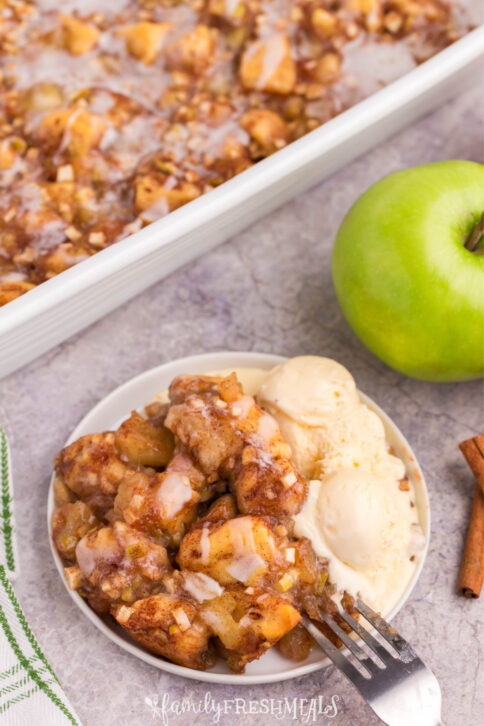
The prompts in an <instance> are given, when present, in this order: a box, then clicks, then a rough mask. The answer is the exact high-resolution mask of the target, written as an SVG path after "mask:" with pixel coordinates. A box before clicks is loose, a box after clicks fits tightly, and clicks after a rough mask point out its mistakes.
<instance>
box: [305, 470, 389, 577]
mask: <svg viewBox="0 0 484 726" xmlns="http://www.w3.org/2000/svg"><path fill="white" fill-rule="evenodd" d="M315 517H316V520H317V523H318V526H319V530H320V532H321V534H322V536H323V537H324V538H325V540H326V542H327V544H328V546H329V548H330V549H331V551H332V553H333V554H334V555H335V556H336V557H338V559H339V560H341V561H342V562H344V563H345V564H347V565H349V566H350V567H353V568H354V569H355V570H364V569H366V568H368V567H376V566H378V563H379V562H381V560H382V558H383V557H384V555H385V552H386V550H388V548H389V547H391V546H392V543H393V541H394V539H395V536H396V530H397V527H398V512H397V507H396V506H395V503H394V501H393V498H392V497H391V496H390V488H389V487H388V485H387V483H386V482H385V481H384V480H383V479H380V478H379V477H376V476H373V474H370V473H369V472H364V471H359V470H354V469H340V470H339V471H335V472H333V473H332V474H328V476H326V477H325V478H324V479H322V481H321V484H320V487H319V496H318V499H317V504H316V511H315Z"/></svg>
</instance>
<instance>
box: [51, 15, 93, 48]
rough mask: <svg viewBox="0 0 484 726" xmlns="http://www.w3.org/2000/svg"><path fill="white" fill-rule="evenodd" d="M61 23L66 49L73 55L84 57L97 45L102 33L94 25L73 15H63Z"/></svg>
mask: <svg viewBox="0 0 484 726" xmlns="http://www.w3.org/2000/svg"><path fill="white" fill-rule="evenodd" d="M61 23H62V38H63V43H64V47H65V48H66V49H67V50H68V51H69V53H71V54H72V55H83V54H84V53H88V52H89V51H90V50H92V49H93V48H94V47H95V46H96V45H97V42H98V40H99V36H100V32H99V30H98V29H97V28H96V27H95V26H94V25H90V24H89V23H84V22H82V20H78V19H77V18H73V17H72V16H71V15H62V16H61Z"/></svg>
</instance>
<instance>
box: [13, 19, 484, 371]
mask: <svg viewBox="0 0 484 726" xmlns="http://www.w3.org/2000/svg"><path fill="white" fill-rule="evenodd" d="M483 60H484V26H480V27H479V28H477V29H476V30H474V31H472V32H471V33H469V34H468V35H466V36H465V37H464V38H462V39H461V40H459V41H457V42H456V43H454V44H453V45H452V46H450V47H449V48H446V49H445V50H443V51H442V52H440V53H438V54H437V55H436V56H434V57H433V58H431V59H430V60H428V61H427V62H426V63H423V64H422V65H421V66H419V67H417V68H416V69H415V70H413V71H411V72H410V73H408V74H407V75H405V76H404V77H403V78H401V79H400V80H398V81H395V82H393V83H391V84H390V85H389V86H387V87H386V88H383V89H382V90H381V91H378V92H377V93H375V94H373V95H372V96H370V97H369V98H367V99H366V100H364V101H362V102H360V103H358V104H357V105H356V106H353V108H351V109H349V110H348V111H345V112H344V113H342V114H341V115H340V116H337V117H336V118H334V119H332V120H331V121H328V122H327V123H325V124H324V125H323V126H321V127H320V128H318V129H316V130H315V131H312V132H311V133H309V134H307V135H306V136H304V137H303V138H301V139H299V140H298V141H295V142H294V143H292V144H290V146H288V147H286V148H285V149H282V150H281V151H278V152H277V153H276V154H273V155H272V156H270V157H269V158H267V159H265V160H263V161H261V162H259V163H258V164H257V165H256V166H254V167H252V168H250V169H248V170H246V171H244V172H243V173H242V174H240V175H239V176H237V177H235V178H234V179H231V180H230V181H228V182H225V184H223V185H221V186H220V187H218V188H217V189H214V190H213V191H211V192H210V193H209V194H206V195H204V196H202V197H200V198H198V199H196V200H195V201H193V202H190V203H189V204H187V205H186V206H184V207H182V208H180V209H178V210H177V211H175V212H172V213H171V214H169V215H168V216H166V217H164V218H163V219H160V220H159V221H158V222H154V223H153V224H151V225H150V226H149V227H146V228H145V229H142V230H140V231H139V232H136V233H135V234H133V235H131V237H128V238H126V239H125V240H123V241H122V242H118V243H117V244H116V245H114V246H112V247H109V248H108V249H106V250H103V251H102V252H99V253H98V254H97V255H95V256H94V257H91V258H90V259H88V260H86V261H84V262H82V263H80V264H79V265H77V266H76V267H72V268H71V269H69V270H66V271H65V272H63V273H62V274H61V275H59V276H57V277H55V278H53V279H52V280H49V281H47V282H44V283H43V284H42V285H40V286H39V287H38V288H36V289H34V290H31V291H30V292H29V293H27V294H26V295H24V296H22V297H20V298H18V299H17V300H14V301H13V302H11V303H9V304H8V305H6V306H5V307H3V308H1V309H0V376H5V375H7V374H8V373H11V372H12V371H14V370H16V369H17V368H19V367H20V366H22V365H24V364H25V363H28V362H29V361H31V360H32V359H34V358H36V357H37V356H39V355H41V354H42V353H44V352H45V351H47V350H48V349H49V348H52V347H53V346H54V345H57V344H58V343H60V342H61V341H62V340H65V339H66V338H68V337H69V336H71V335H73V334H74V333H76V332H78V331H79V330H82V328H84V327H86V326H87V325H89V324H90V323H92V322H94V321H95V320H97V319H98V318H100V317H102V316H103V315H106V313H109V312H110V311H111V310H113V309H114V308H116V307H117V306H118V305H120V304H121V303H123V302H125V301H126V300H128V299H129V298H131V297H133V296H134V295H136V294H138V293H139V292H141V291H142V290H144V289H145V288H147V287H148V286H149V285H152V284H153V283H154V282H156V281H157V280H159V279H160V278H162V277H164V276H165V275H168V274H169V273H170V272H172V271H173V270H175V269H176V268H177V267H180V266H181V265H183V264H185V263H186V262H188V261H189V260H191V259H193V258H194V257H197V256H198V255H200V254H202V252H205V251H206V250H208V249H210V248H211V247H214V246H215V245H217V244H219V243H221V242H223V241H225V240H226V239H228V238H229V237H231V236H233V235H234V234H236V233H237V232H239V231H240V230H241V229H243V228H244V227H247V226H248V225H249V224H251V223H252V222H254V221H255V220H256V219H258V218H259V217H261V216H263V215H264V214H267V212H269V211H271V210H273V209H275V208H276V207H278V206H279V205H281V204H283V203H284V202H286V201H287V200H288V199H290V198H291V197H294V196H295V195H297V194H299V193H300V192H302V191H304V190H306V189H308V188H309V187H311V186H313V185H314V184H316V183H317V182H319V181H321V180H322V179H324V178H325V177H327V176H329V175H330V174H332V173H333V172H334V171H335V170H336V169H338V168H340V167H341V166H343V165H344V164H346V163H347V162H349V161H351V160H352V159H354V158H356V157H357V156H358V155H360V154H362V153H364V152H365V151H367V150H368V149H370V148H371V147H372V146H374V145H375V144H377V143H378V142H379V141H381V139H383V138H385V137H387V136H389V135H391V134H393V133H394V132H396V131H398V130H399V129H401V128H402V127H403V126H405V125H406V124H408V123H410V122H411V121H413V120H414V119H415V118H417V117H418V116H421V115H422V114H424V113H426V112H428V111H430V110H431V109H432V108H434V107H436V106H437V105H438V104H440V103H442V102H443V101H445V100H447V99H449V98H450V97H452V96H453V95H455V94H456V93H458V92H460V91H461V90H462V89H463V87H464V86H465V85H466V84H468V83H469V82H470V81H471V79H472V78H475V77H476V74H477V73H478V72H479V69H481V70H482V62H483ZM135 238H136V239H135Z"/></svg>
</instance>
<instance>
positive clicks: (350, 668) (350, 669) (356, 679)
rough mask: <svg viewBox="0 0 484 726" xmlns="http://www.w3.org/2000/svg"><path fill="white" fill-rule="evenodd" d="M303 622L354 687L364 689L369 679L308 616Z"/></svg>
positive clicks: (303, 618)
mask: <svg viewBox="0 0 484 726" xmlns="http://www.w3.org/2000/svg"><path fill="white" fill-rule="evenodd" d="M301 620H302V622H303V624H304V627H305V628H306V630H307V631H308V633H309V634H310V635H311V636H312V637H313V638H314V640H315V641H316V643H317V644H318V645H319V646H320V647H321V648H322V649H323V651H324V652H325V653H326V655H327V656H328V658H329V659H330V660H332V661H333V663H334V664H335V666H336V667H337V668H339V669H340V671H341V672H342V673H344V674H345V676H346V677H347V678H349V679H350V681H352V683H354V685H355V686H356V687H357V688H358V689H361V688H364V684H365V683H366V682H367V680H368V679H367V678H365V677H364V676H363V675H362V674H361V673H360V671H359V670H358V669H357V668H355V666H354V665H353V663H350V661H349V660H348V658H346V656H344V655H343V653H342V652H341V651H340V650H339V649H338V648H337V647H336V646H335V645H333V643H332V642H331V641H330V640H328V638H327V637H326V636H325V635H324V633H322V632H321V631H320V630H319V629H318V628H317V627H316V626H315V625H314V624H313V623H312V622H311V620H310V619H309V618H308V617H307V615H301Z"/></svg>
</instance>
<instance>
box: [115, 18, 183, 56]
mask: <svg viewBox="0 0 484 726" xmlns="http://www.w3.org/2000/svg"><path fill="white" fill-rule="evenodd" d="M171 27H172V26H171V23H150V22H147V21H144V22H141V23H136V25H129V26H127V27H126V28H120V30H118V35H120V36H122V37H123V38H124V41H125V43H126V50H127V51H128V53H131V55H133V56H134V57H135V58H138V60H140V61H141V62H142V63H144V64H145V65H147V66H149V65H151V64H152V63H154V61H155V60H156V58H157V57H158V54H159V53H160V50H161V48H162V47H163V42H164V40H165V38H166V36H167V35H168V33H169V31H170V30H171Z"/></svg>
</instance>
